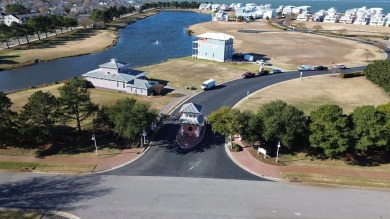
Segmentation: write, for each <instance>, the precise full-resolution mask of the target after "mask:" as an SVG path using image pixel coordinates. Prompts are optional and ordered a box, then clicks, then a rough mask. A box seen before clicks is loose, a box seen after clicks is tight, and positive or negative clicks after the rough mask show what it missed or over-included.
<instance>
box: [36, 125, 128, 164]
mask: <svg viewBox="0 0 390 219" xmlns="http://www.w3.org/2000/svg"><path fill="white" fill-rule="evenodd" d="M92 134H94V135H95V137H96V139H97V142H98V144H99V149H104V148H116V149H125V148H128V146H127V143H128V142H127V141H126V140H124V139H122V138H119V137H117V136H115V135H114V134H113V133H111V132H107V131H98V130H95V131H94V132H93V133H92V132H90V131H82V132H81V133H79V132H78V131H77V130H76V129H74V128H71V129H63V130H58V129H57V130H56V131H55V133H54V134H53V139H52V144H51V145H49V147H45V148H41V149H40V150H38V151H37V157H45V156H50V155H55V154H68V155H72V154H80V153H88V152H94V151H95V146H94V141H93V140H92Z"/></svg>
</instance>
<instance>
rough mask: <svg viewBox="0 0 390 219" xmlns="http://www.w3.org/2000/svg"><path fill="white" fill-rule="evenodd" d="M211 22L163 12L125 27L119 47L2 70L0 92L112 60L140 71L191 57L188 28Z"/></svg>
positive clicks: (192, 15)
mask: <svg viewBox="0 0 390 219" xmlns="http://www.w3.org/2000/svg"><path fill="white" fill-rule="evenodd" d="M210 20H211V15H209V14H199V13H195V12H180V11H163V12H161V13H160V14H157V15H154V16H151V17H148V18H145V19H143V20H139V21H137V22H135V23H133V24H131V25H128V26H126V28H124V29H122V30H121V31H120V32H119V36H120V37H119V40H118V42H117V44H116V46H114V47H113V48H111V49H109V50H106V51H103V52H101V53H96V54H91V55H85V56H78V57H70V58H62V59H57V60H53V61H49V62H45V63H38V64H36V65H32V66H26V67H23V68H18V69H14V70H9V71H1V72H0V90H1V91H4V92H11V91H15V90H20V89H24V88H28V87H31V86H37V85H40V84H45V83H50V82H54V81H62V80H66V79H69V78H72V77H77V76H80V75H81V74H83V73H86V72H88V71H90V70H93V69H96V68H98V65H99V64H102V63H105V62H108V61H109V60H110V59H111V58H117V59H118V60H119V61H123V62H127V63H129V66H130V68H137V67H141V66H147V65H151V64H156V63H160V62H164V61H166V60H168V59H173V58H179V57H184V56H190V55H191V49H192V41H193V40H194V37H191V36H188V34H187V31H186V30H187V29H186V28H187V26H190V25H193V24H197V23H202V22H207V21H210Z"/></svg>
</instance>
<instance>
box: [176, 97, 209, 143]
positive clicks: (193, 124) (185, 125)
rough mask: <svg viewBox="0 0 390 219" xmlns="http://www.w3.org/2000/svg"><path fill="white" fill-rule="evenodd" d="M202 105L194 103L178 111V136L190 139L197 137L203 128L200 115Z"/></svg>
mask: <svg viewBox="0 0 390 219" xmlns="http://www.w3.org/2000/svg"><path fill="white" fill-rule="evenodd" d="M202 109H203V106H202V105H199V104H195V103H186V104H184V105H183V106H182V107H181V109H180V111H179V112H180V114H181V115H180V118H179V124H180V130H179V132H180V134H181V135H188V136H192V137H199V135H200V132H201V130H202V129H203V128H204V125H205V124H204V115H202V114H201V112H202Z"/></svg>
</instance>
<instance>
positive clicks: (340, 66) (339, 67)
mask: <svg viewBox="0 0 390 219" xmlns="http://www.w3.org/2000/svg"><path fill="white" fill-rule="evenodd" d="M333 67H335V68H338V69H346V68H347V66H346V65H343V64H336V65H333Z"/></svg>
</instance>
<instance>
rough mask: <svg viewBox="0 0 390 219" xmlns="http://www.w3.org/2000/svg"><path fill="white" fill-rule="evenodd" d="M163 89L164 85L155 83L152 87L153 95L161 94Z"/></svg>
mask: <svg viewBox="0 0 390 219" xmlns="http://www.w3.org/2000/svg"><path fill="white" fill-rule="evenodd" d="M163 91H164V85H163V84H156V85H154V86H153V88H152V93H153V95H161V94H163Z"/></svg>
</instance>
